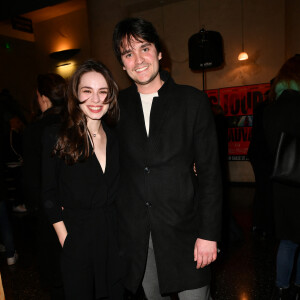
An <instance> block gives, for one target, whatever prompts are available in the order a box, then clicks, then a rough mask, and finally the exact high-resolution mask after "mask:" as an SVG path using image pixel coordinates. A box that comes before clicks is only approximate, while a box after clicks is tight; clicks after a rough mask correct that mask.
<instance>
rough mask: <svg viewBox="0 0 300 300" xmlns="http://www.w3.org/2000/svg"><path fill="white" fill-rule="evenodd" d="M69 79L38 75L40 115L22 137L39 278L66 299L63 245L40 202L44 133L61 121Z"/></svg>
mask: <svg viewBox="0 0 300 300" xmlns="http://www.w3.org/2000/svg"><path fill="white" fill-rule="evenodd" d="M65 97H66V81H65V79H64V78H63V77H61V76H60V75H58V74H54V73H47V74H40V75H38V77H37V88H36V98H35V101H34V102H33V105H34V108H35V110H37V111H38V112H36V113H38V114H39V117H38V118H37V119H36V120H35V121H34V122H33V123H31V124H29V125H28V126H27V128H26V129H25V131H24V136H23V158H24V164H23V180H22V181H23V192H24V196H25V197H26V206H27V207H28V208H29V210H30V211H31V212H34V213H37V217H38V220H37V222H38V224H37V242H38V243H37V248H38V262H39V271H40V277H41V278H40V279H41V283H42V286H43V288H45V289H47V290H49V293H50V296H51V299H52V300H63V299H64V291H63V284H62V278H61V271H60V264H59V257H60V252H61V246H60V244H59V242H58V241H57V237H56V233H55V231H54V229H53V226H52V224H50V223H49V221H48V220H47V218H46V216H45V213H44V210H43V209H42V205H41V199H40V198H41V197H40V194H41V156H42V135H43V132H44V130H45V128H47V127H48V126H51V125H53V124H60V123H61V121H62V117H63V112H64V108H65V104H66V99H65Z"/></svg>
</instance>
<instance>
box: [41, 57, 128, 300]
mask: <svg viewBox="0 0 300 300" xmlns="http://www.w3.org/2000/svg"><path fill="white" fill-rule="evenodd" d="M117 94H118V88H117V85H116V83H115V81H114V80H113V78H112V75H111V73H110V72H109V70H108V69H107V68H106V67H105V66H104V65H103V64H102V63H100V62H96V61H93V60H89V61H86V62H85V63H83V64H82V65H80V66H79V67H78V69H77V70H76V71H75V73H74V74H73V76H72V78H71V80H70V82H69V87H68V98H67V111H68V112H67V116H66V118H65V120H64V122H63V124H62V126H61V127H60V126H52V127H48V129H47V130H46V131H45V133H44V135H43V155H42V198H43V205H44V209H45V212H46V214H47V216H48V218H49V220H50V222H51V224H53V227H54V229H55V231H56V234H57V238H58V240H59V243H60V245H61V247H62V255H61V268H62V277H63V284H64V290H65V297H66V299H67V300H77V299H78V300H82V299H85V300H94V299H99V298H101V297H102V298H101V299H103V298H105V299H113V300H121V299H123V288H122V286H121V284H120V279H121V276H122V274H121V271H122V268H121V266H122V262H121V260H120V258H119V250H118V245H117V238H116V225H117V224H116V222H117V219H116V209H115V200H116V195H117V191H118V178H119V150H118V142H117V139H116V136H115V134H114V132H113V130H112V129H111V128H110V126H112V125H114V124H115V123H116V122H117V120H118V118H119V107H118V104H117Z"/></svg>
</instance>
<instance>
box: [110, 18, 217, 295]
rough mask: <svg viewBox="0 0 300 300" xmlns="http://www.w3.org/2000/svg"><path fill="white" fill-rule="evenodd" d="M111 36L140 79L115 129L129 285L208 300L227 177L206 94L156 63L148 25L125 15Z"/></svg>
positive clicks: (126, 95)
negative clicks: (224, 177) (175, 78)
mask: <svg viewBox="0 0 300 300" xmlns="http://www.w3.org/2000/svg"><path fill="white" fill-rule="evenodd" d="M113 42H114V51H115V54H116V56H117V59H118V60H119V62H120V63H121V65H122V68H123V70H125V71H126V73H127V74H128V76H129V77H130V78H131V79H132V80H133V82H134V84H133V85H132V86H131V87H129V88H127V89H125V90H124V91H122V92H120V96H119V105H120V122H119V123H118V127H117V130H118V136H119V143H120V163H121V177H120V178H121V180H120V193H119V198H118V201H117V205H118V212H119V218H120V241H121V242H120V243H121V253H122V257H123V259H124V261H125V262H126V263H127V276H126V278H125V281H124V282H125V286H126V287H127V288H128V289H129V290H130V291H131V292H133V293H135V292H136V291H137V290H138V287H139V285H140V284H141V283H142V286H143V288H144V291H145V294H146V297H147V299H148V300H159V299H167V298H168V297H167V298H164V297H163V296H166V295H168V294H170V293H177V292H178V294H179V299H181V300H182V299H188V300H192V299H202V300H204V299H210V276H211V269H210V266H209V265H210V264H211V263H212V262H213V261H214V260H215V259H216V257H217V241H218V240H219V238H220V235H221V214H222V183H221V172H220V165H219V157H218V145H217V136H216V131H215V124H214V120H213V115H212V112H211V108H210V105H209V101H208V98H207V96H206V94H205V93H203V92H201V91H199V90H197V89H195V88H193V87H190V86H182V85H178V84H176V83H175V82H174V81H173V79H172V78H171V76H170V74H169V73H168V72H166V71H160V70H159V69H160V64H159V61H160V60H161V59H162V53H161V46H160V41H159V37H158V35H157V32H156V30H155V28H154V27H153V25H152V24H151V23H150V22H148V21H146V20H143V19H140V18H129V19H125V20H123V21H121V22H119V23H118V24H117V25H116V27H115V30H114V35H113ZM194 163H195V167H196V170H197V176H196V175H195V173H194V170H193V166H194Z"/></svg>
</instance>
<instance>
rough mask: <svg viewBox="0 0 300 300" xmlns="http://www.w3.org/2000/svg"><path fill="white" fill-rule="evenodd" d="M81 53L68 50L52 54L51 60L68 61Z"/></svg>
mask: <svg viewBox="0 0 300 300" xmlns="http://www.w3.org/2000/svg"><path fill="white" fill-rule="evenodd" d="M79 51H80V49H67V50H62V51H57V52H52V53H50V54H49V56H50V57H51V58H54V59H57V60H60V61H62V60H63V61H66V60H68V59H70V58H71V57H73V56H74V55H75V54H77V53H78V52H79Z"/></svg>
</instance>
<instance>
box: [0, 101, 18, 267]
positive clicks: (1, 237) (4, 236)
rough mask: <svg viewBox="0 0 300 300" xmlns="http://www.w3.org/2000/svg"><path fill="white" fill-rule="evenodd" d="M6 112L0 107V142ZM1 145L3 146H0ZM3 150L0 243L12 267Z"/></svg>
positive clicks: (2, 150)
mask: <svg viewBox="0 0 300 300" xmlns="http://www.w3.org/2000/svg"><path fill="white" fill-rule="evenodd" d="M7 113H8V112H7V110H6V109H5V106H4V105H0V140H1V141H4V139H5V133H6V131H7V129H8V124H7V122H6V121H5V118H6V117H7ZM2 145H3V144H2ZM5 176H6V166H5V148H4V147H3V146H1V147H0V241H1V245H0V246H1V252H4V251H5V252H6V258H7V264H8V265H13V264H15V263H16V261H17V257H18V256H17V253H16V251H15V246H14V239H13V232H12V227H11V223H10V218H9V214H8V211H7V206H6V205H7V200H8V196H7V185H6V180H5Z"/></svg>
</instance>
